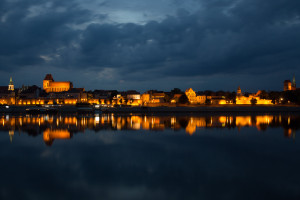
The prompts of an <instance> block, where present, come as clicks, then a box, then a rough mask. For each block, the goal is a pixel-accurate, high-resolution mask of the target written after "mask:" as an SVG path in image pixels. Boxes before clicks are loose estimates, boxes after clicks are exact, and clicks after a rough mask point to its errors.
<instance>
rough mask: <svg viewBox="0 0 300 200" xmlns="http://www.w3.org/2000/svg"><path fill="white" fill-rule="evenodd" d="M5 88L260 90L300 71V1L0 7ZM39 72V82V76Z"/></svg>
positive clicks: (76, 0) (115, 1)
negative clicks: (56, 84) (55, 83)
mask: <svg viewBox="0 0 300 200" xmlns="http://www.w3.org/2000/svg"><path fill="white" fill-rule="evenodd" d="M0 6H1V10H0V32H1V35H0V36H1V37H0V42H1V46H0V70H1V74H0V85H6V84H7V78H6V77H10V76H12V77H13V79H14V82H15V85H16V87H19V86H21V85H22V84H25V85H39V84H40V83H41V81H42V78H43V76H44V74H48V73H51V74H53V75H54V76H55V77H57V79H58V80H70V81H73V82H76V85H77V87H85V88H86V89H87V90H94V89H96V88H101V89H116V90H126V89H134V90H138V91H146V90H147V89H158V90H165V91H167V90H171V89H173V88H180V89H182V90H184V89H185V88H190V87H191V88H194V89H195V90H196V91H199V90H224V91H234V90H236V87H237V86H240V87H241V88H243V89H245V90H247V91H250V92H255V91H257V90H258V89H260V90H277V91H279V90H281V89H282V81H283V80H286V79H291V78H292V76H293V75H295V76H296V77H300V74H299V71H300V70H299V69H300V67H299V63H300V56H299V54H300V53H299V52H300V51H299V41H300V34H299V33H300V29H299V24H300V23H299V13H300V3H299V2H298V1H297V0H292V1H288V2H286V1H281V0H272V1H271V0H266V1H264V3H261V1H259V0H254V1H249V0H242V1H237V0H229V1H218V0H216V1H208V0H198V1H195V0H187V1H184V2H181V1H178V0H165V1H159V0H154V1H151V2H148V1H137V0H133V1H130V2H123V1H120V0H112V1H96V0H91V1H88V2H86V1H81V0H72V1H68V2H61V1H57V0H50V1H44V0H42V1H31V0H29V1H26V2H23V1H9V0H4V1H2V2H1V3H0ZM37 77H38V78H37Z"/></svg>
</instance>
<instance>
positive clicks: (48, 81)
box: [43, 74, 73, 93]
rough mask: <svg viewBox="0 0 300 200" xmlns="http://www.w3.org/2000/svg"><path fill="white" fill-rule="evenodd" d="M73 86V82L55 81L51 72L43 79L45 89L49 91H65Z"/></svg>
mask: <svg viewBox="0 0 300 200" xmlns="http://www.w3.org/2000/svg"><path fill="white" fill-rule="evenodd" d="M71 88H73V84H72V82H69V81H67V82H55V81H54V79H53V77H52V75H51V74H47V75H46V77H45V79H44V80H43V89H44V90H45V91H46V92H47V93H49V92H64V91H69V90H70V89H71Z"/></svg>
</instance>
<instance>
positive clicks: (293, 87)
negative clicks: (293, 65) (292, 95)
mask: <svg viewBox="0 0 300 200" xmlns="http://www.w3.org/2000/svg"><path fill="white" fill-rule="evenodd" d="M292 90H296V79H295V75H294V76H293V81H292Z"/></svg>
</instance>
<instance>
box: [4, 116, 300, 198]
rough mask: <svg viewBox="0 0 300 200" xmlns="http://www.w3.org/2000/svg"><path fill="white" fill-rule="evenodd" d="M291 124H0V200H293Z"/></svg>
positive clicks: (61, 119) (221, 119)
mask: <svg viewBox="0 0 300 200" xmlns="http://www.w3.org/2000/svg"><path fill="white" fill-rule="evenodd" d="M299 128H300V116H298V115H288V114H286V115H279V114H278V115H265V114H263V115H253V116H247V115H238V114H234V115H230V114H227V115H212V116H210V115H204V116H183V115H180V116H173V115H168V116H138V115H137V116H133V115H122V116H118V115H95V116H80V117H76V116H49V115H42V116H9V115H7V116H0V159H1V163H0V170H1V178H0V199H30V200H32V199H39V200H40V199H51V200H53V199H128V200H134V199H156V200H157V199H180V200H182V199H184V200H185V199H218V200H219V199H230V200H231V199H300V144H299V142H300V141H299V139H300V135H299V134H300V133H299Z"/></svg>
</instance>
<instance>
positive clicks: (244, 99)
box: [236, 87, 272, 105]
mask: <svg viewBox="0 0 300 200" xmlns="http://www.w3.org/2000/svg"><path fill="white" fill-rule="evenodd" d="M260 94H261V91H260V90H258V92H257V93H256V94H249V96H248V97H246V96H244V95H243V94H242V91H241V88H240V87H238V90H237V96H236V104H251V100H252V99H255V100H256V104H258V105H268V104H272V100H269V99H261V98H260Z"/></svg>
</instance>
